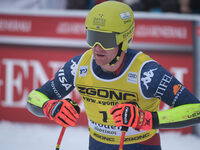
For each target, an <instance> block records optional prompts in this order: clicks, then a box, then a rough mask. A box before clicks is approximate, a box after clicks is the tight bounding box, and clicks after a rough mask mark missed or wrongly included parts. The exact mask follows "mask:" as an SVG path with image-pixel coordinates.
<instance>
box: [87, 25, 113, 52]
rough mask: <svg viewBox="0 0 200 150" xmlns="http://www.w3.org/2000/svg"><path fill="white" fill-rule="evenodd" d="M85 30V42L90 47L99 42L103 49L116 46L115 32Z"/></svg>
mask: <svg viewBox="0 0 200 150" xmlns="http://www.w3.org/2000/svg"><path fill="white" fill-rule="evenodd" d="M86 32H87V33H86V34H87V35H86V37H87V43H88V45H89V46H90V47H91V48H93V47H94V46H96V45H97V44H99V45H100V46H101V47H102V48H103V49H104V50H111V49H113V48H114V47H116V46H117V39H116V35H117V33H113V32H99V31H95V30H89V29H87V30H86Z"/></svg>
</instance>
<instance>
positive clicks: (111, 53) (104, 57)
mask: <svg viewBox="0 0 200 150" xmlns="http://www.w3.org/2000/svg"><path fill="white" fill-rule="evenodd" d="M92 51H93V55H94V59H95V61H96V63H97V65H99V66H103V65H107V64H109V63H110V62H111V61H112V60H113V59H114V58H115V57H116V56H117V53H118V46H117V47H115V48H113V49H111V50H104V49H103V48H102V47H101V46H100V45H98V44H96V45H95V46H94V47H93V48H92Z"/></svg>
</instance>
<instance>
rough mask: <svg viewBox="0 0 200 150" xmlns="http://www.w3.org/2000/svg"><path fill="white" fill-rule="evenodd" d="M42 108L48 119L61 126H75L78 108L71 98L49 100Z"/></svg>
mask: <svg viewBox="0 0 200 150" xmlns="http://www.w3.org/2000/svg"><path fill="white" fill-rule="evenodd" d="M42 109H43V112H44V114H45V115H46V116H47V117H48V118H49V119H50V120H53V121H55V122H56V123H58V124H59V125H61V126H63V127H69V126H75V125H76V124H77V121H78V119H79V113H80V108H79V106H78V105H77V104H76V103H75V102H73V101H72V100H71V99H63V100H49V101H47V102H46V103H45V104H44V105H43V107H42Z"/></svg>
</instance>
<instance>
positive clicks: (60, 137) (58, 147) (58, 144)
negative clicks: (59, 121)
mask: <svg viewBox="0 0 200 150" xmlns="http://www.w3.org/2000/svg"><path fill="white" fill-rule="evenodd" d="M65 129H66V128H65V127H62V130H61V132H60V136H59V138H58V142H57V145H56V150H59V149H60V144H61V141H62V138H63V135H64V133H65Z"/></svg>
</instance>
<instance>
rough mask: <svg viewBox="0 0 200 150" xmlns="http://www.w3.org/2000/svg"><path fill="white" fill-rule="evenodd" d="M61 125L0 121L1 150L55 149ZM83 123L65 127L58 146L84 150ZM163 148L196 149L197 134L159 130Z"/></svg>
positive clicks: (69, 149) (84, 134)
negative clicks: (161, 131) (77, 125)
mask: <svg viewBox="0 0 200 150" xmlns="http://www.w3.org/2000/svg"><path fill="white" fill-rule="evenodd" d="M60 131H61V127H59V126H56V125H47V124H31V123H15V122H7V121H1V122H0V141H1V142H0V143H1V145H0V149H1V150H55V148H56V143H57V140H58V137H59V134H60ZM88 136H89V135H88V130H87V128H86V127H80V126H79V127H73V128H72V127H69V128H67V129H66V131H65V134H64V137H63V141H62V143H61V147H60V150H87V149H88ZM161 143H162V149H163V150H199V149H200V148H199V146H200V137H197V136H195V135H191V134H187V135H181V134H180V133H175V132H167V133H161Z"/></svg>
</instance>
